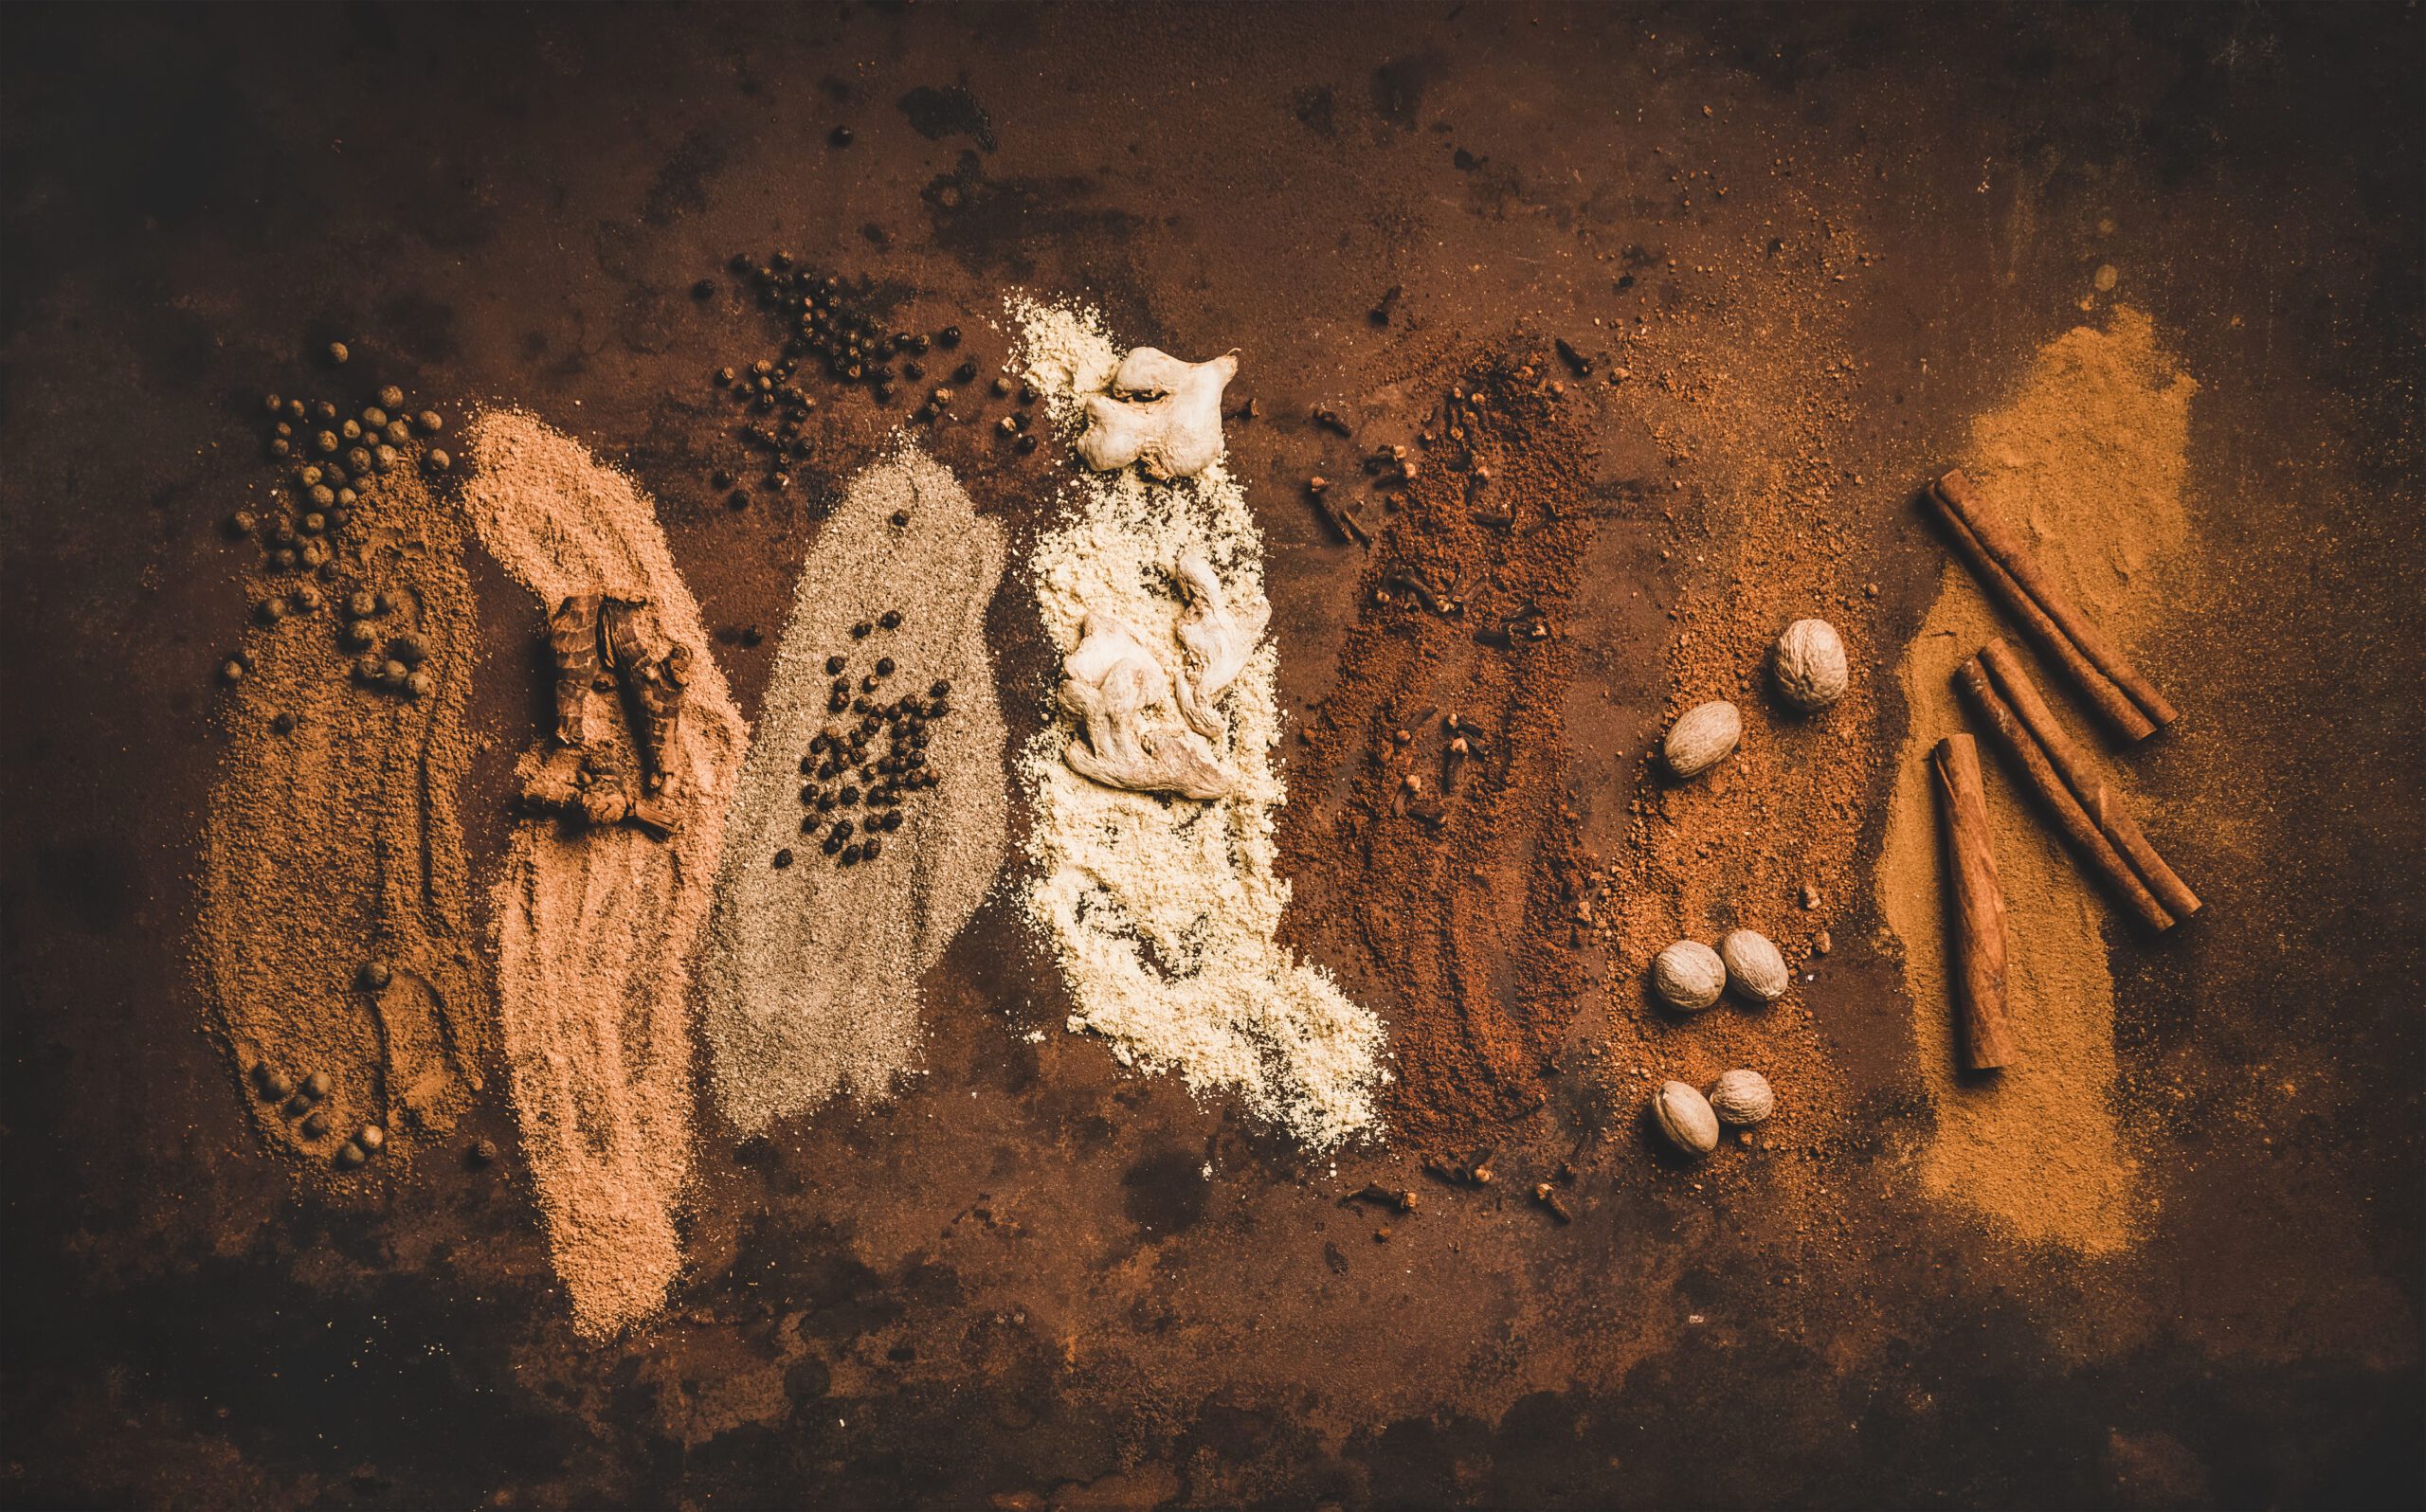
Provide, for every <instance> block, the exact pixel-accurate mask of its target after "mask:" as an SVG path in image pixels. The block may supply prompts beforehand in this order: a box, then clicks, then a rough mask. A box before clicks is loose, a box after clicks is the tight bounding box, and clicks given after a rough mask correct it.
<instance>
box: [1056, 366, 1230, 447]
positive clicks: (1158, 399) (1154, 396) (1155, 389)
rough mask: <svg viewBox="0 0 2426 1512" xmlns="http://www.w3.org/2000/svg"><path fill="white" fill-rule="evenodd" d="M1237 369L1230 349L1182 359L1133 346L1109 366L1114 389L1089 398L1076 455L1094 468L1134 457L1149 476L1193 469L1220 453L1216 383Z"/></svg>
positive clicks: (1219, 405) (1219, 391) (1219, 406)
mask: <svg viewBox="0 0 2426 1512" xmlns="http://www.w3.org/2000/svg"><path fill="white" fill-rule="evenodd" d="M1238 371H1239V354H1238V352H1237V351H1228V352H1224V353H1223V354H1222V355H1221V356H1219V357H1215V358H1214V359H1212V360H1211V361H1210V362H1183V361H1181V360H1180V359H1179V358H1177V357H1174V356H1172V355H1171V354H1170V353H1169V352H1167V351H1157V350H1155V349H1154V348H1152V347H1139V348H1137V349H1136V350H1134V351H1131V352H1130V353H1129V355H1128V356H1127V357H1125V358H1123V359H1121V363H1120V367H1119V368H1118V369H1115V370H1114V371H1113V375H1112V392H1111V393H1108V394H1095V395H1091V396H1090V397H1089V398H1088V399H1087V401H1086V406H1085V407H1086V416H1087V428H1086V430H1085V432H1084V433H1083V434H1081V435H1080V436H1079V437H1078V455H1079V457H1080V458H1082V459H1084V460H1085V461H1086V464H1087V465H1088V466H1089V467H1092V468H1094V469H1095V471H1097V472H1110V471H1111V470H1113V468H1118V467H1126V466H1128V465H1129V464H1130V463H1131V462H1136V463H1138V464H1140V465H1141V466H1143V467H1144V468H1145V470H1146V471H1147V472H1148V473H1149V474H1150V475H1152V476H1153V477H1160V478H1173V477H1195V476H1196V475H1197V474H1199V473H1201V472H1203V471H1204V470H1205V469H1206V468H1208V467H1210V466H1212V465H1213V464H1214V463H1215V462H1218V461H1220V460H1221V459H1222V389H1223V388H1224V387H1228V385H1229V382H1230V380H1231V379H1232V378H1234V377H1236V376H1237V375H1238ZM1123 394H1138V395H1144V396H1146V397H1143V398H1136V399H1124V398H1121V397H1119V396H1120V395H1123Z"/></svg>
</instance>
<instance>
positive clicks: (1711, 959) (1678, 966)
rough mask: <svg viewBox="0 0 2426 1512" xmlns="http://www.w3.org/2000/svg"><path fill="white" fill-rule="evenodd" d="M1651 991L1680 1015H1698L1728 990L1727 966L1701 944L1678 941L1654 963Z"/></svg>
mask: <svg viewBox="0 0 2426 1512" xmlns="http://www.w3.org/2000/svg"><path fill="white" fill-rule="evenodd" d="M1651 990H1652V991H1654V992H1656V993H1657V994H1658V995H1659V1000H1660V1001H1661V1002H1664V1003H1666V1004H1667V1005H1668V1006H1669V1007H1671V1008H1674V1009H1675V1010H1676V1011H1677V1012H1678V1013H1680V1014H1697V1013H1700V1012H1701V1011H1702V1010H1703V1009H1705V1008H1707V1007H1709V1006H1710V1005H1711V1004H1712V1003H1714V1002H1716V1001H1718V995H1719V994H1720V993H1722V992H1725V991H1726V990H1727V965H1726V963H1724V962H1723V961H1721V960H1720V959H1719V955H1718V952H1717V951H1715V950H1712V949H1711V947H1710V946H1708V945H1704V944H1702V943H1701V942H1700V941H1698V940H1679V941H1677V942H1676V943H1675V945H1670V946H1669V947H1668V948H1667V949H1665V950H1662V951H1660V952H1659V954H1658V956H1657V958H1656V959H1654V960H1653V961H1652V963H1651Z"/></svg>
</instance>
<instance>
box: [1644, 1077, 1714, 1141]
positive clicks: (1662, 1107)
mask: <svg viewBox="0 0 2426 1512" xmlns="http://www.w3.org/2000/svg"><path fill="white" fill-rule="evenodd" d="M1651 1116H1652V1118H1653V1120H1654V1121H1655V1122H1657V1124H1658V1125H1659V1132H1660V1133H1662V1134H1664V1135H1666V1136H1667V1137H1668V1143H1671V1144H1674V1145H1675V1146H1676V1148H1678V1149H1679V1150H1682V1151H1683V1152H1684V1153H1686V1154H1687V1155H1708V1154H1709V1153H1710V1152H1711V1151H1712V1150H1714V1149H1716V1148H1718V1115H1717V1114H1716V1113H1714V1112H1711V1107H1710V1099H1709V1098H1707V1097H1704V1096H1703V1095H1702V1094H1701V1093H1699V1092H1697V1091H1694V1090H1693V1089H1692V1088H1690V1087H1688V1086H1686V1085H1685V1084H1684V1083H1683V1082H1663V1083H1661V1084H1660V1088H1659V1090H1658V1091H1657V1093H1655V1094H1654V1095H1653V1097H1652V1099H1651Z"/></svg>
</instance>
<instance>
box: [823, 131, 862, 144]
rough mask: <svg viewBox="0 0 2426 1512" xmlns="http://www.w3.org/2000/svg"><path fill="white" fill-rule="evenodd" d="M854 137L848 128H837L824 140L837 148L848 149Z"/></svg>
mask: <svg viewBox="0 0 2426 1512" xmlns="http://www.w3.org/2000/svg"><path fill="white" fill-rule="evenodd" d="M854 135H855V134H854V133H853V132H852V130H851V128H849V127H848V126H837V127H835V128H834V129H833V130H832V131H831V132H829V133H827V134H826V140H828V141H830V142H832V143H833V144H834V145H835V146H837V147H848V146H850V145H851V141H852V138H853V136H854Z"/></svg>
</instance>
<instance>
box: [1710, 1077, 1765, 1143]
mask: <svg viewBox="0 0 2426 1512" xmlns="http://www.w3.org/2000/svg"><path fill="white" fill-rule="evenodd" d="M1710 1107H1711V1112H1713V1113H1715V1114H1717V1115H1718V1121H1719V1122H1720V1123H1722V1124H1728V1125H1733V1126H1734V1127H1737V1128H1749V1127H1750V1126H1751V1125H1755V1124H1758V1123H1760V1122H1761V1121H1762V1120H1763V1119H1765V1118H1767V1117H1768V1116H1769V1115H1770V1114H1771V1113H1774V1112H1776V1111H1777V1107H1778V1094H1777V1093H1776V1092H1775V1091H1773V1090H1772V1089H1770V1087H1769V1079H1768V1078H1767V1077H1765V1076H1764V1075H1762V1074H1761V1073H1760V1072H1759V1071H1744V1070H1742V1069H1740V1068H1739V1069H1738V1070H1735V1071H1722V1072H1720V1073H1719V1078H1718V1080H1716V1081H1714V1082H1712V1083H1711V1084H1710Z"/></svg>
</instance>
